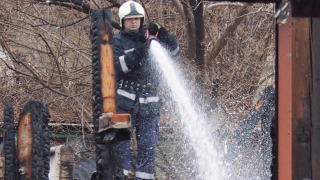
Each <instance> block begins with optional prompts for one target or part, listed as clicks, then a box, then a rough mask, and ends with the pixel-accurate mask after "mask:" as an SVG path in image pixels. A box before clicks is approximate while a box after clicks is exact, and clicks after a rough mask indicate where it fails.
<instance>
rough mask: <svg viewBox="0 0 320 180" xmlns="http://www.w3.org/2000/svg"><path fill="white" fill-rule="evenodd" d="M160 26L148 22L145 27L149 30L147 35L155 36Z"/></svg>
mask: <svg viewBox="0 0 320 180" xmlns="http://www.w3.org/2000/svg"><path fill="white" fill-rule="evenodd" d="M160 28H161V26H160V24H158V23H154V22H150V23H149V24H148V25H147V29H148V30H149V35H152V36H155V37H156V35H157V33H158V32H159V30H160Z"/></svg>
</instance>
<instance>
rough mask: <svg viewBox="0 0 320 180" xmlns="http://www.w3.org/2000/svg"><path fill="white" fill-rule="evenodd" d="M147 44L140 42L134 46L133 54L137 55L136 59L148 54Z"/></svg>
mask: <svg viewBox="0 0 320 180" xmlns="http://www.w3.org/2000/svg"><path fill="white" fill-rule="evenodd" d="M148 49H149V44H148V43H147V42H145V43H143V44H141V45H140V46H138V47H136V48H134V51H133V52H134V54H135V55H136V57H138V60H139V61H141V60H142V59H144V58H145V57H146V56H147V55H148Z"/></svg>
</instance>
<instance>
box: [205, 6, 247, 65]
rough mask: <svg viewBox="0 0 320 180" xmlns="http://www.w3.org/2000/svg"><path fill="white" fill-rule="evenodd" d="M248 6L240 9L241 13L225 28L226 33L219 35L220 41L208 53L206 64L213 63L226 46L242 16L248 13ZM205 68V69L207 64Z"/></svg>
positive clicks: (243, 17)
mask: <svg viewBox="0 0 320 180" xmlns="http://www.w3.org/2000/svg"><path fill="white" fill-rule="evenodd" d="M249 6H251V5H249V4H245V5H244V6H243V7H242V9H241V11H240V12H239V14H238V15H237V18H236V19H235V20H234V22H233V23H232V24H231V25H229V26H228V27H227V29H226V31H225V32H224V33H223V34H222V35H221V37H220V39H219V40H218V41H217V43H216V44H215V46H214V49H213V50H212V51H210V52H209V53H208V56H207V60H206V63H209V60H211V61H213V60H214V59H215V58H216V57H217V55H218V54H219V52H220V51H221V49H222V48H223V47H224V46H225V45H226V44H227V41H228V38H229V37H230V36H231V35H232V34H233V33H234V32H235V31H236V29H237V27H238V26H239V25H240V24H241V22H242V21H243V20H244V19H245V16H244V15H245V14H247V13H248V12H249V10H248V7H249ZM205 66H206V67H207V64H206V65H205Z"/></svg>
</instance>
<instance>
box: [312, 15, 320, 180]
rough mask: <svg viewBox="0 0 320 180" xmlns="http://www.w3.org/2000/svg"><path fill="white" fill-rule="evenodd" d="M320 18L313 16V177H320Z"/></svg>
mask: <svg viewBox="0 0 320 180" xmlns="http://www.w3.org/2000/svg"><path fill="white" fill-rule="evenodd" d="M319 60H320V18H312V83H313V86H312V87H313V93H312V94H313V97H312V110H311V111H312V137H311V144H312V146H311V147H312V150H311V157H312V158H311V159H312V179H320V156H319V152H320V61H319Z"/></svg>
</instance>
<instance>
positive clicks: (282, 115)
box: [277, 14, 292, 180]
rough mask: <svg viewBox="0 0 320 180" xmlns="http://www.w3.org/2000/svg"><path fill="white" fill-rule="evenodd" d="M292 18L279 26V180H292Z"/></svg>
mask: <svg viewBox="0 0 320 180" xmlns="http://www.w3.org/2000/svg"><path fill="white" fill-rule="evenodd" d="M291 22H292V17H291V14H290V15H289V17H288V23H286V24H284V25H278V39H277V46H278V47H277V53H278V61H277V65H278V66H277V93H278V94H277V97H278V106H277V109H278V112H277V114H278V120H277V125H278V132H277V133H278V157H277V158H278V163H277V166H278V179H279V180H280V179H281V180H282V179H292V106H291V104H292V30H291V29H292V25H291Z"/></svg>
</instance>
